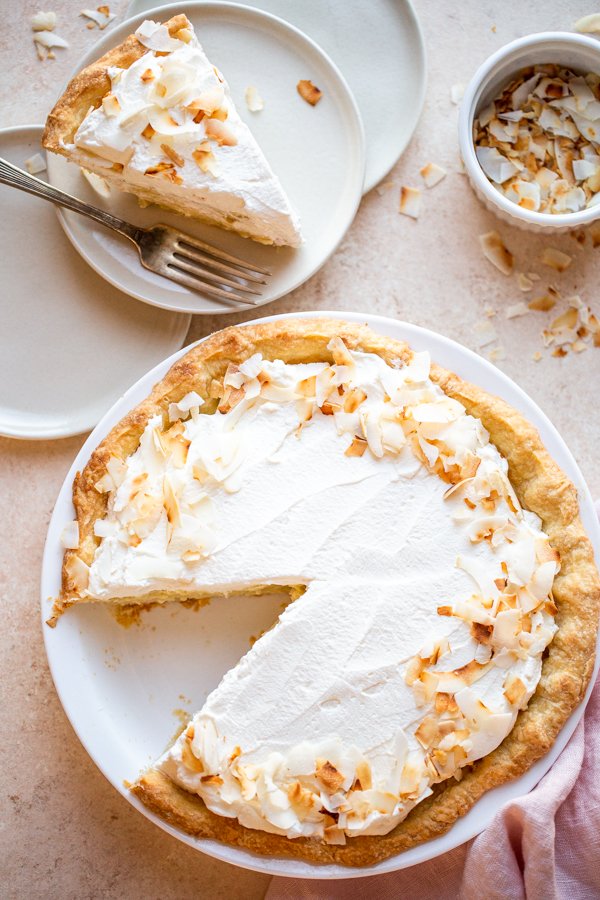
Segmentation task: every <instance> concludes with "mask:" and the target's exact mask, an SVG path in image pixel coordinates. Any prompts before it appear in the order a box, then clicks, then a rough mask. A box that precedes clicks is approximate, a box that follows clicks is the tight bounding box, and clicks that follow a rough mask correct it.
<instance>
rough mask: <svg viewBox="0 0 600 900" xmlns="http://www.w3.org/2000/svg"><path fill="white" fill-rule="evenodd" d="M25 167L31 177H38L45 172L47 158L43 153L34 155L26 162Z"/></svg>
mask: <svg viewBox="0 0 600 900" xmlns="http://www.w3.org/2000/svg"><path fill="white" fill-rule="evenodd" d="M24 165H25V168H26V169H27V171H28V172H29V174H30V175H37V174H38V173H39V172H43V171H44V170H45V168H46V158H45V156H42V154H41V153H34V154H33V156H30V157H29V159H26V160H25V163H24Z"/></svg>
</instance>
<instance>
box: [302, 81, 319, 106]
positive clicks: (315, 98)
mask: <svg viewBox="0 0 600 900" xmlns="http://www.w3.org/2000/svg"><path fill="white" fill-rule="evenodd" d="M296 90H297V91H298V93H299V94H300V96H301V97H302V99H303V100H305V101H306V102H307V103H308V104H309V105H310V106H316V105H317V103H318V102H319V101H320V99H321V97H322V96H323V91H321V90H319V88H318V87H317V86H316V84H313V83H312V81H310V80H309V79H308V78H302V79H301V80H300V81H299V82H298V84H297V85H296Z"/></svg>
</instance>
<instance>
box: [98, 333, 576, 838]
mask: <svg viewBox="0 0 600 900" xmlns="http://www.w3.org/2000/svg"><path fill="white" fill-rule="evenodd" d="M332 349H333V352H334V359H335V363H334V364H333V365H327V364H325V363H315V364H310V365H304V366H302V365H298V366H293V365H285V364H283V363H281V362H267V361H264V360H262V359H261V358H260V357H252V358H251V359H250V360H248V361H247V362H246V363H244V364H243V365H242V366H241V367H239V368H237V367H231V369H230V371H229V372H228V374H227V376H226V379H225V391H226V396H225V397H224V398H223V401H222V404H221V408H222V410H223V411H222V412H217V413H215V414H214V415H203V414H200V413H199V412H198V408H199V405H200V402H201V401H200V398H199V397H197V395H194V394H190V395H187V397H186V398H184V399H183V400H182V401H181V402H180V403H179V404H172V406H171V409H170V416H171V418H172V420H175V421H174V425H173V426H172V427H171V429H170V430H168V431H167V432H166V434H165V431H164V428H163V424H162V419H161V417H160V416H156V417H155V418H153V419H151V420H150V422H149V423H148V426H147V428H146V430H145V432H144V434H143V436H142V439H141V442H140V446H139V448H138V450H137V451H136V452H135V453H134V454H132V456H130V457H129V458H128V459H127V460H126V461H125V463H121V462H119V461H117V460H113V461H111V464H109V472H108V474H107V475H106V476H105V478H104V479H103V480H102V482H101V483H99V485H98V489H99V490H108V491H110V493H109V502H108V513H107V515H106V517H105V519H103V520H102V521H99V522H97V523H96V533H97V534H98V535H99V536H101V538H102V540H101V542H100V545H99V547H98V548H97V551H96V555H95V559H94V561H93V564H92V566H91V568H90V570H89V573H84V576H83V577H84V580H85V579H87V584H86V585H85V586H84V587H83V590H82V594H83V595H84V596H88V597H89V598H90V599H91V598H94V599H114V598H118V597H136V596H138V597H140V598H142V597H143V596H144V595H146V594H148V592H149V591H151V590H161V589H162V590H171V591H174V590H183V591H188V590H189V591H190V593H193V592H194V591H196V592H203V591H207V592H210V591H211V590H212V591H215V592H216V591H233V590H243V589H244V588H247V587H252V586H255V585H265V584H267V585H268V584H284V585H298V584H302V585H305V586H306V590H305V593H304V594H303V595H302V596H301V597H300V598H299V599H297V600H296V601H294V602H293V603H292V604H291V605H290V606H289V607H288V608H287V609H286V610H285V612H284V613H283V614H282V615H281V617H280V619H279V621H278V623H277V624H276V625H275V627H274V628H273V629H272V630H271V631H269V632H268V633H266V634H265V635H263V636H262V637H261V638H260V640H258V641H257V642H256V643H255V645H254V646H253V648H252V649H251V650H250V651H249V652H248V653H247V654H246V656H245V657H244V658H243V659H242V660H241V661H240V663H239V664H238V665H237V666H236V667H235V668H234V669H232V670H231V671H230V672H228V673H227V675H226V676H225V677H224V679H223V680H222V682H221V684H220V685H219V686H218V687H217V689H216V690H215V691H213V693H212V694H211V695H210V696H209V697H208V699H207V701H206V703H205V705H204V707H203V709H202V710H201V711H200V712H199V713H198V714H197V715H196V716H195V718H194V720H193V723H192V728H191V730H189V729H188V730H187V731H186V732H184V734H183V735H182V736H181V737H180V738H179V739H178V741H177V742H176V743H175V744H174V746H173V747H172V748H171V749H170V750H169V751H168V752H167V753H166V754H165V755H164V757H163V758H162V759H161V760H160V761H159V764H158V765H159V766H160V767H161V768H162V769H163V771H165V772H166V773H167V774H168V775H169V776H170V777H171V778H172V779H173V780H174V781H175V782H177V783H178V784H180V785H181V786H182V787H184V788H186V789H188V790H190V791H194V792H197V793H198V794H199V795H200V796H201V797H202V799H203V800H204V802H205V803H206V804H207V806H208V807H209V808H210V809H211V810H213V811H214V812H216V813H218V814H220V815H224V816H229V817H237V818H238V820H239V821H240V822H241V823H242V824H244V825H246V826H247V827H251V828H259V829H262V830H265V831H269V832H273V833H277V834H285V835H287V836H288V837H290V838H293V837H297V836H299V835H305V836H317V837H322V838H324V839H325V840H327V841H329V842H333V843H343V842H344V841H345V839H346V836H352V835H355V834H384V833H386V832H388V831H389V830H391V828H393V827H394V826H395V825H396V824H397V823H398V822H399V821H401V820H402V819H403V818H404V817H405V816H406V814H407V813H408V811H409V810H410V809H411V808H412V807H413V806H414V805H415V804H416V803H418V802H420V801H421V800H422V799H423V798H424V797H426V796H428V795H429V794H430V793H431V786H432V784H434V783H435V782H437V781H442V780H444V779H445V778H447V777H450V776H452V775H454V776H455V777H457V778H459V777H460V774H461V773H460V770H461V767H462V766H463V765H465V764H467V763H469V762H472V761H474V760H476V759H478V758H480V757H482V756H485V755H486V754H488V753H489V752H491V751H492V750H493V749H494V748H495V747H496V746H498V744H499V743H500V742H501V741H502V740H503V739H504V738H505V737H506V735H507V734H508V733H509V732H510V730H511V728H512V727H513V725H514V722H515V718H516V716H517V713H518V710H519V709H520V708H523V707H524V706H525V705H526V703H527V701H528V700H529V698H530V696H531V694H532V693H533V692H534V690H535V688H536V685H537V683H538V680H539V677H540V672H541V656H542V652H543V650H544V648H545V647H546V646H547V644H548V643H549V642H550V640H551V639H552V636H553V634H554V631H555V626H554V624H553V619H552V612H553V608H552V604H551V602H550V603H548V595H549V592H550V590H551V586H552V581H553V578H554V575H555V573H556V571H557V569H558V563H557V560H556V558H555V555H554V554H553V551H551V549H550V548H549V545H548V541H547V538H546V536H545V535H544V533H543V532H542V530H541V525H540V522H539V519H538V518H537V517H536V516H535V515H533V514H532V513H528V512H524V511H523V510H521V509H520V507H519V503H518V500H517V498H516V496H515V494H514V491H513V490H512V487H511V486H510V483H509V481H508V478H507V464H506V461H505V460H504V459H503V458H502V457H501V456H500V454H499V453H498V451H497V450H496V448H495V447H494V446H493V445H491V444H490V443H489V439H488V435H487V432H486V431H485V429H484V428H483V427H482V425H481V423H480V422H479V421H478V420H476V419H474V418H472V417H471V416H468V415H467V414H466V412H465V410H464V408H463V407H462V406H461V405H460V404H459V403H457V402H456V401H453V400H451V399H449V398H448V397H446V395H444V394H443V392H442V391H441V390H440V389H439V388H438V387H437V386H435V385H434V384H433V383H432V382H431V381H430V379H429V360H428V357H427V355H426V354H414V355H413V359H412V362H411V363H410V365H407V366H402V367H400V366H398V367H397V368H393V367H390V366H387V365H386V364H385V363H384V362H383V361H382V360H381V359H380V358H379V357H378V356H375V355H370V354H362V353H349V352H348V351H347V350H346V348H345V347H344V345H343V344H342V343H341V342H340V341H339V340H336V339H334V341H333V342H332ZM338 386H340V388H341V390H342V393H343V396H341V395H340V391H339V390H338ZM230 406H231V408H229V407H230ZM190 413H191V415H190V418H187V419H185V417H186V416H187V415H188V414H190ZM324 413H327V414H324ZM179 417H181V418H179ZM184 419H185V420H184ZM351 446H352V448H354V449H356V448H357V447H358V452H362V455H348V454H347V451H348V449H349V448H350V447H351ZM349 452H350V453H352V450H350V451H349ZM416 454H418V456H419V457H420V458H417V455H416ZM421 460H426V461H427V462H426V464H423V462H422V461H421ZM436 466H437V467H438V469H437V470H436V471H438V472H441V473H442V474H443V475H444V479H445V480H444V479H443V478H442V477H440V475H439V474H434V473H433V472H432V468H433V467H436ZM453 484H454V487H453V486H452V485H453ZM81 565H82V566H83V563H81ZM249 602H251V601H249ZM473 623H479V624H478V625H473ZM475 629H479V631H475Z"/></svg>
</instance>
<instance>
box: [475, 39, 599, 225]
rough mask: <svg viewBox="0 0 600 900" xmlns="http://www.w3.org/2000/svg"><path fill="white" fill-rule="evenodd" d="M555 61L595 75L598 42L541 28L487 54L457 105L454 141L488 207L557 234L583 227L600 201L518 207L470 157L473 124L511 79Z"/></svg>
mask: <svg viewBox="0 0 600 900" xmlns="http://www.w3.org/2000/svg"><path fill="white" fill-rule="evenodd" d="M545 63H557V64H558V65H561V66H566V67H568V68H571V69H574V70H575V71H576V72H581V73H584V74H585V73H586V72H597V73H600V43H599V42H598V41H597V40H596V39H595V38H591V37H586V36H585V35H583V34H574V33H572V32H568V31H544V32H541V33H540V34H529V35H526V36H525V37H522V38H519V39H518V40H516V41H512V42H511V43H510V44H506V45H505V46H504V47H501V48H500V49H499V50H497V51H496V53H493V54H492V55H491V56H490V57H489V58H488V59H487V60H486V61H485V62H484V63H483V64H482V65H481V66H480V67H479V69H477V71H476V72H475V74H474V75H473V77H472V78H471V81H470V82H469V84H468V85H467V89H466V90H465V93H464V96H463V99H462V101H461V104H460V113H459V118H458V141H459V145H460V153H461V156H462V159H463V162H464V164H465V171H466V173H467V175H468V177H469V180H470V182H471V186H472V187H473V190H474V191H475V193H476V194H477V196H478V197H479V199H480V200H481V201H482V202H483V203H484V204H485V206H487V208H488V209H489V210H491V211H492V212H495V213H496V215H498V216H500V218H502V219H504V220H505V221H506V222H509V223H510V224H512V225H516V226H517V227H519V228H525V229H527V230H529V231H537V232H546V233H549V234H557V233H561V232H564V231H569V230H571V229H572V228H581V227H582V226H583V225H589V223H590V222H593V221H594V220H595V219H598V218H599V217H600V204H597V205H596V206H591V207H589V208H588V209H582V210H580V211H579V212H575V213H543V212H535V211H534V210H528V209H523V208H522V207H520V206H517V204H516V203H513V202H512V201H511V200H509V199H508V198H507V197H505V196H504V194H501V193H500V191H499V190H497V189H496V188H495V187H494V185H493V184H492V182H491V181H490V180H489V179H488V178H487V176H486V175H485V173H484V171H483V169H482V168H481V166H480V165H479V162H478V160H477V157H476V155H475V146H474V143H473V122H474V120H475V119H476V118H477V116H478V114H479V112H480V110H482V109H483V108H484V107H485V106H487V105H488V104H489V103H490V102H491V101H492V100H494V99H495V98H496V97H497V96H498V95H499V93H500V92H501V91H502V89H503V88H504V87H505V86H506V85H507V84H508V83H509V82H510V80H511V78H512V77H513V76H514V75H516V74H517V73H518V72H519V71H520V70H521V69H524V68H527V66H534V65H543V64H545Z"/></svg>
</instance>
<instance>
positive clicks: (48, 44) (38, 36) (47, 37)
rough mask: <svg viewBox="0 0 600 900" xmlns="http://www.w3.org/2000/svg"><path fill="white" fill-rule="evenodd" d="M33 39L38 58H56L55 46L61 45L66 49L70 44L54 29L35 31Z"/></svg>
mask: <svg viewBox="0 0 600 900" xmlns="http://www.w3.org/2000/svg"><path fill="white" fill-rule="evenodd" d="M33 41H34V44H35V49H36V53H37V55H38V59H40V60H42V61H43V60H45V59H54V53H53V48H54V47H61V48H63V49H66V48H67V47H68V46H69V44H68V42H67V41H65V39H64V38H61V37H60V36H59V35H58V34H55V33H54V32H53V31H34V33H33ZM44 51H45V52H44Z"/></svg>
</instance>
